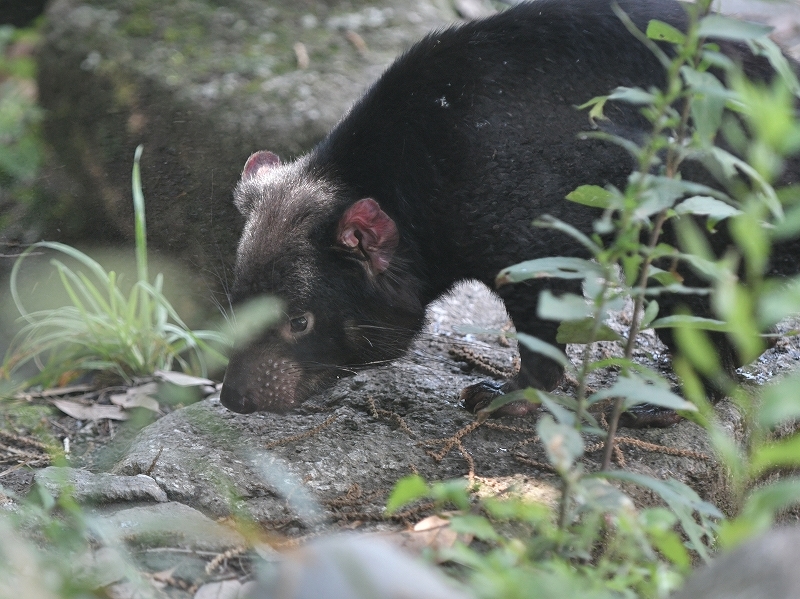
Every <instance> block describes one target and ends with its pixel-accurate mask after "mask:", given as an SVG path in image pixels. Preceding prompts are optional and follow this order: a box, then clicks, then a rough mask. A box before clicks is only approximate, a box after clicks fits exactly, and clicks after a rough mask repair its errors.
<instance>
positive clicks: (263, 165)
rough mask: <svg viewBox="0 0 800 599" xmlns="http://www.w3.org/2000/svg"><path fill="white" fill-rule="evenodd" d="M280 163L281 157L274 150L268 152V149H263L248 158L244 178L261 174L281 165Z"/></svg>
mask: <svg viewBox="0 0 800 599" xmlns="http://www.w3.org/2000/svg"><path fill="white" fill-rule="evenodd" d="M280 163H281V159H280V158H278V156H277V155H275V154H273V153H272V152H267V151H266V150H261V151H259V152H256V153H255V154H251V155H250V158H248V159H247V162H246V163H245V165H244V170H243V171H242V179H249V178H250V177H255V176H256V175H260V174H261V173H263V172H265V171H268V170H269V169H271V168H273V167H275V166H278V165H280Z"/></svg>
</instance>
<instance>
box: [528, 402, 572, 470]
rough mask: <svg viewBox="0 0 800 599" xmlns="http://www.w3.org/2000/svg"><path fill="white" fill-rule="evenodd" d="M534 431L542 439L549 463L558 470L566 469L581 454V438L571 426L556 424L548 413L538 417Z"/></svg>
mask: <svg viewBox="0 0 800 599" xmlns="http://www.w3.org/2000/svg"><path fill="white" fill-rule="evenodd" d="M536 432H537V433H538V434H539V438H540V439H541V440H542V444H543V445H544V448H545V451H546V452H547V458H548V460H549V462H550V464H552V465H553V467H554V468H555V469H556V470H557V471H559V472H566V471H568V470H569V469H570V468H571V467H572V465H573V464H574V463H575V461H576V460H577V459H578V458H580V457H581V456H582V455H583V439H582V438H581V436H580V434H578V432H577V431H576V430H575V429H574V428H572V427H571V426H566V425H564V424H557V423H556V421H555V420H553V417H552V416H550V415H549V414H547V415H545V416H542V417H541V418H539V422H537V423H536Z"/></svg>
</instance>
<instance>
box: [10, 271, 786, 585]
mask: <svg viewBox="0 0 800 599" xmlns="http://www.w3.org/2000/svg"><path fill="white" fill-rule="evenodd" d="M429 317H430V324H429V326H428V329H427V330H426V332H425V333H424V334H423V335H422V336H421V337H420V339H419V340H418V341H417V342H416V343H415V345H414V346H413V348H412V349H411V351H410V352H409V354H408V355H407V357H406V358H404V359H402V360H399V361H397V362H396V363H394V364H392V365H389V366H385V367H380V368H375V369H370V370H365V371H363V372H360V373H358V374H357V375H355V376H353V377H351V378H347V379H343V380H341V381H340V382H339V383H338V384H337V385H336V386H335V387H334V388H333V389H331V390H330V391H328V392H327V393H324V394H323V395H321V396H319V397H315V398H313V399H312V400H310V401H309V402H307V403H306V404H304V405H303V406H302V408H301V409H300V410H298V411H296V412H293V413H290V414H286V415H275V414H250V415H239V414H234V413H231V412H229V411H227V410H226V409H225V408H224V407H222V406H221V405H220V403H219V401H218V398H217V393H216V392H212V393H211V394H210V395H208V396H207V397H206V398H204V399H202V400H200V401H197V402H195V403H191V404H190V405H187V406H186V407H182V408H180V409H175V408H174V407H168V401H167V399H165V398H168V396H169V393H168V391H169V390H170V389H173V390H174V388H175V386H174V385H173V384H171V383H167V382H164V381H161V382H160V385H159V386H158V388H156V387H157V386H156V385H153V384H152V383H149V386H145V385H143V386H142V387H139V391H137V390H136V389H134V390H132V391H128V392H127V393H125V392H123V393H120V391H121V390H120V389H111V390H108V391H106V392H103V393H101V394H100V395H99V396H98V395H97V394H96V392H91V393H89V392H87V391H86V390H81V389H76V390H74V391H73V392H70V393H62V394H61V395H60V396H49V397H35V396H30V397H29V398H27V399H25V401H29V402H32V403H47V404H51V405H54V406H55V407H57V408H59V411H62V410H64V411H67V412H71V413H72V414H73V416H68V415H65V414H63V413H62V414H61V415H53V416H49V417H47V423H48V425H49V427H50V430H51V432H52V434H53V435H54V436H55V437H56V438H57V439H58V440H59V441H60V443H61V444H62V445H64V446H66V445H67V444H68V446H69V447H70V453H69V454H68V455H67V463H68V464H69V465H70V466H71V467H70V468H68V469H58V468H52V467H51V468H46V469H41V468H42V467H43V466H45V465H46V464H47V459H48V458H47V456H46V454H43V453H42V452H41V450H40V449H39V448H37V446H36V445H35V444H32V443H31V442H30V441H29V440H28V439H29V436H28V435H27V431H25V430H19V431H16V432H15V433H14V436H11V435H10V434H9V431H7V432H6V433H3V439H2V443H3V447H4V448H6V451H7V453H6V454H5V456H4V457H5V463H6V464H7V465H6V469H5V470H2V471H0V484H3V485H4V487H6V488H7V489H9V490H13V491H16V492H18V493H24V492H25V490H26V489H27V488H28V487H29V486H30V484H31V483H32V482H33V480H37V481H39V482H41V483H43V484H47V485H49V488H51V489H53V488H54V487H53V485H55V484H56V483H57V482H58V481H60V480H63V479H66V480H67V481H68V482H69V483H70V484H71V485H72V486H73V487H74V489H75V493H76V496H77V497H78V498H79V499H80V500H81V502H82V503H84V504H85V505H87V506H90V508H89V509H90V510H91V512H92V513H93V514H94V515H95V516H96V517H97V518H98V519H100V520H101V521H102V522H103V523H105V525H107V526H110V527H112V528H113V527H116V529H115V530H116V532H117V533H118V534H119V536H120V537H121V538H122V539H124V540H125V541H126V542H127V543H128V544H129V546H132V547H136V548H137V549H136V551H135V552H133V557H134V563H136V564H137V567H139V568H141V569H143V570H144V571H145V572H149V573H150V576H153V575H155V574H157V573H158V572H164V571H168V570H169V571H171V579H170V580H168V581H167V582H165V583H163V584H162V585H161V586H163V587H164V592H167V593H169V594H170V595H171V596H176V597H187V596H192V594H194V593H198V592H199V589H201V588H203V585H204V584H218V583H220V582H221V581H222V580H225V581H229V582H228V586H229V587H230V588H233V587H232V586H231V585H232V584H233V581H236V582H237V583H243V582H247V581H248V580H250V579H251V576H252V572H251V569H250V565H251V563H252V560H253V559H256V560H260V559H261V558H259V557H256V556H257V552H255V551H256V549H258V548H261V549H260V550H261V551H262V552H263V550H264V548H265V547H285V546H288V545H292V544H294V543H295V542H296V541H297V540H298V539H309V538H313V537H316V536H318V535H320V534H322V533H331V532H340V531H372V532H376V531H377V532H381V533H384V534H393V535H395V536H394V538H395V540H396V541H397V542H400V543H402V544H407V545H408V544H410V545H412V546H413V545H414V544H415V543H416V544H417V545H419V544H420V543H421V544H422V545H425V544H426V543H427V542H429V541H428V540H422V541H420V540H416V541H414V540H411V539H409V538H407V537H409V536H411V537H412V538H413V537H414V533H412V532H410V531H412V530H413V526H414V524H416V523H418V522H420V521H422V520H423V519H424V518H425V517H426V516H427V515H429V512H428V511H427V508H426V507H425V506H421V507H420V508H419V509H416V510H409V511H407V512H404V513H401V514H398V515H396V516H394V517H391V518H387V517H386V516H385V515H384V507H385V504H386V500H387V497H388V494H389V492H390V490H391V489H392V487H393V485H394V483H395V482H396V481H397V480H398V479H399V478H401V477H403V476H405V475H407V474H411V473H419V474H421V475H422V476H423V477H425V478H426V479H428V480H444V479H450V478H456V477H470V478H473V479H475V480H477V481H479V482H480V483H481V484H482V488H483V489H484V491H485V492H488V493H500V492H507V491H508V490H509V489H513V490H514V492H517V493H521V494H523V495H525V496H527V497H529V498H531V499H535V500H540V501H545V502H551V501H553V499H554V498H555V497H556V496H557V489H556V487H555V485H556V479H555V477H554V475H553V473H552V471H551V470H550V468H549V467H548V466H547V460H546V458H545V456H544V452H543V449H542V447H541V445H540V444H539V443H538V440H537V439H536V435H535V432H534V427H535V420H536V417H535V416H528V417H525V418H517V419H513V418H502V419H498V420H493V421H488V422H486V423H484V424H482V425H480V426H476V423H475V420H474V419H473V417H472V416H471V415H470V414H468V413H467V412H466V411H465V410H463V409H462V408H461V407H460V406H459V405H458V399H457V397H458V392H459V390H460V389H461V388H463V387H464V386H466V385H469V384H471V383H474V382H476V381H479V380H481V379H484V378H486V376H487V375H486V374H484V373H485V372H487V371H493V372H495V373H496V374H499V373H502V372H510V371H511V370H512V368H513V363H514V359H515V349H514V347H513V346H512V345H510V344H509V343H508V342H507V341H506V340H505V339H504V338H503V337H500V336H497V335H486V336H484V335H475V334H471V333H470V334H464V333H460V332H458V329H459V327H460V326H464V325H479V326H483V327H486V328H488V329H494V330H498V329H500V328H502V327H503V325H504V324H505V323H506V316H505V314H504V312H503V310H502V308H501V307H500V305H499V304H498V302H497V301H496V300H495V299H494V298H493V297H492V296H491V295H490V293H489V292H488V290H486V289H485V288H483V287H482V286H479V285H477V284H468V285H464V286H463V287H461V288H460V289H458V290H457V292H456V293H454V294H453V295H451V296H450V297H448V298H446V299H444V300H443V301H441V302H438V303H437V304H434V305H433V306H431V308H430V311H429ZM624 325H625V314H624V313H623V314H621V315H619V318H618V321H617V323H616V324H615V326H618V327H624ZM786 326H787V327H788V326H789V325H788V324H787V325H786ZM641 337H642V338H641V340H640V344H639V348H638V349H637V352H636V359H637V360H638V361H641V362H643V363H646V364H648V365H650V366H651V367H654V368H656V369H658V370H660V371H662V372H663V373H664V374H665V375H667V376H672V375H671V371H670V359H669V356H668V355H667V354H666V352H665V350H664V347H663V346H662V345H661V344H660V343H659V342H658V340H657V339H656V338H655V336H654V335H652V334H648V333H645V334H643V335H642V336H641ZM579 350H580V348H579V347H578V346H575V347H570V355H571V357H572V359H573V361H577V359H578V355H577V352H578V351H579ZM594 351H595V356H596V357H599V356H601V355H611V354H618V353H619V351H620V350H619V349H618V348H616V347H615V346H614V345H613V344H611V343H599V344H597V346H596V347H595V350H594ZM798 360H800V344H799V343H798V341H797V338H796V337H787V338H786V339H784V340H782V341H781V342H780V343H779V344H778V345H777V346H776V347H775V348H774V349H772V350H770V351H768V352H767V353H766V354H764V356H762V358H760V359H759V360H758V361H757V362H756V363H754V364H752V365H751V366H749V367H747V368H746V369H744V370H743V371H742V377H743V378H744V379H746V380H749V381H753V382H754V383H755V384H761V383H762V382H766V381H769V380H770V379H772V378H773V377H774V376H775V375H777V374H780V373H781V372H786V371H788V370H790V369H791V368H792V367H793V366H794V364H795V363H796V362H797V361H798ZM481 371H483V372H481ZM614 378H615V373H614V372H599V373H597V374H596V375H595V376H594V378H593V379H592V381H591V385H592V386H594V387H602V386H606V385H608V384H609V382H610V381H611V380H613V379H614ZM195 384H196V383H195ZM194 388H195V391H196V393H197V394H199V395H202V394H203V393H207V392H208V391H210V390H211V389H213V387H210V386H208V385H205V386H204V385H199V386H196V387H194ZM558 392H559V393H564V394H570V393H574V387H573V385H572V384H571V383H570V381H569V380H566V381H565V382H564V383H563V384H562V385H561V387H560V388H559V390H558ZM120 396H123V397H127V398H128V400H127V405H129V406H141V405H149V408H148V407H129V408H120V407H119V406H118V405H117V404H120V403H122V404H125V402H124V401H122V400H120ZM143 397H149V398H151V402H152V403H148V402H146V401H144V400H143ZM111 398H114V401H115V402H116V404H115V403H112V402H111ZM131 398H133V399H131ZM137 398H138V399H137ZM153 400H155V401H153ZM184 401H186V400H184ZM156 402H158V404H156ZM82 403H84V404H86V405H85V408H86V409H87V411H86V412H85V413H82V412H80V411H77V410H78V408H76V406H80V405H81V404H82ZM98 409H104V410H107V412H106V413H105V414H104V413H102V412H93V411H92V410H98ZM154 409H158V410H159V411H160V412H161V414H163V415H161V414H159V415H160V417H159V418H158V419H157V420H155V421H154V422H152V423H151V424H149V425H147V426H145V427H144V428H142V429H141V430H139V431H138V432H135V431H134V430H133V429H132V427H131V425H130V421H128V422H124V421H119V420H115V418H121V417H124V416H132V417H133V418H131V420H135V419H136V417H137V416H138V417H139V418H141V417H142V411H148V412H149V413H151V414H156V413H155V412H152V410H154ZM717 410H718V413H719V415H720V418H721V420H722V421H723V422H724V424H725V425H726V426H727V427H729V428H730V429H731V430H732V431H734V432H738V433H741V430H740V421H741V419H740V417H739V414H738V412H737V411H736V410H735V409H734V408H733V407H732V406H731V405H730V404H728V403H727V402H722V403H721V404H719V405H718V406H717ZM56 414H58V412H56ZM109 416H110V418H109ZM152 419H153V417H152V416H151V417H149V420H152ZM589 444H591V440H589ZM618 447H619V451H618V452H617V453H616V459H615V462H616V463H615V467H616V468H622V469H625V470H628V471H632V472H640V473H645V474H649V475H652V476H656V477H659V478H666V477H671V478H675V479H677V480H680V481H682V482H685V483H687V484H689V485H690V486H692V487H693V488H694V489H696V490H697V492H698V493H699V494H700V495H701V497H702V498H703V499H706V500H709V501H712V502H714V503H715V504H717V505H719V506H720V507H721V508H723V509H725V507H726V504H727V502H729V501H730V498H729V495H728V492H727V489H726V486H725V478H724V475H723V473H722V472H721V471H720V469H719V468H718V465H717V463H716V461H715V459H714V457H713V454H712V453H711V450H710V447H709V443H708V440H707V439H706V437H705V435H704V433H703V431H702V429H700V428H699V427H698V426H696V425H694V424H692V423H690V422H687V421H683V422H680V423H678V424H677V425H675V426H672V427H669V428H665V429H645V430H628V429H622V430H621V432H620V438H619V440H618ZM20 452H22V453H20ZM600 459H601V456H600V452H599V451H590V452H589V453H587V455H586V456H585V458H584V460H583V462H584V465H585V467H586V468H587V469H588V470H595V469H597V468H598V467H599V461H600ZM628 491H629V492H630V493H631V494H632V496H633V497H634V499H635V501H636V503H637V504H639V505H642V506H643V505H651V504H653V502H654V501H655V498H654V497H652V496H651V495H650V494H649V492H645V491H641V490H638V491H637V490H636V489H628ZM244 522H252V523H254V524H255V525H256V527H257V530H258V531H260V532H259V533H258V535H257V536H258V540H254V539H253V537H252V536H251V537H249V538H247V539H246V538H245V537H244V536H242V533H241V532H239V531H241V530H243V529H242V525H243V523H244ZM131 523H135V524H131ZM126 527H127V528H126ZM154 531H158V534H154ZM402 531H406V532H402ZM403 535H405V536H403ZM265 536H266V538H267V539H268V541H267V542H266V544H265V541H264V538H265ZM254 547H255V549H254ZM228 551H233V553H232V554H231V555H230V556H229V557H227V558H226V557H224V556H225V555H226V552H228ZM220 556H223V557H220ZM215 560H216V561H215ZM211 562H214V563H215V564H216V565H215V567H214V568H213V570H214V571H213V573H212V574H209V573H208V572H207V571H206V569H205V568H206V566H207V565H208V564H209V563H211ZM162 582H163V581H162ZM214 588H216V587H214ZM236 588H238V587H236ZM199 596H201V597H202V595H199ZM231 596H235V595H231Z"/></svg>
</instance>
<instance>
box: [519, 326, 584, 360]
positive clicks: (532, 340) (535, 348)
mask: <svg viewBox="0 0 800 599" xmlns="http://www.w3.org/2000/svg"><path fill="white" fill-rule="evenodd" d="M516 337H517V339H518V340H519V342H520V343H521V344H522V345H524V346H525V347H527V348H528V349H529V350H531V351H532V352H535V353H537V354H541V355H543V356H546V357H548V358H550V359H551V360H553V361H554V362H556V363H558V364H561V365H562V366H564V367H565V368H572V362H570V361H569V358H568V357H567V356H566V354H564V352H562V351H561V350H560V349H558V348H557V347H556V346H554V345H550V344H549V343H546V342H544V341H542V340H541V339H539V338H538V337H534V336H533V335H528V334H527V333H517V334H516Z"/></svg>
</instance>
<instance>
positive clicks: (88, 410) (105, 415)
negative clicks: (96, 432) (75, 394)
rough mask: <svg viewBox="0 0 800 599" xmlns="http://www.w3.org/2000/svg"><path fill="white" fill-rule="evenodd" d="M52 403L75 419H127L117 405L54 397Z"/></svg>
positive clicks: (126, 415)
mask: <svg viewBox="0 0 800 599" xmlns="http://www.w3.org/2000/svg"><path fill="white" fill-rule="evenodd" d="M52 404H53V405H54V406H55V407H57V408H58V409H59V410H61V411H62V412H64V413H65V414H66V415H67V416H72V417H73V418H74V419H75V420H104V419H106V420H127V419H128V414H126V413H125V412H124V411H123V410H122V408H120V407H119V406H107V405H100V404H92V405H88V406H87V405H84V404H82V403H77V402H74V401H67V400H66V399H54V400H52Z"/></svg>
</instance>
